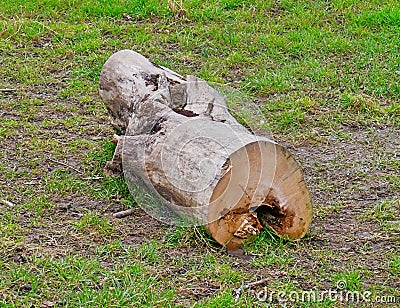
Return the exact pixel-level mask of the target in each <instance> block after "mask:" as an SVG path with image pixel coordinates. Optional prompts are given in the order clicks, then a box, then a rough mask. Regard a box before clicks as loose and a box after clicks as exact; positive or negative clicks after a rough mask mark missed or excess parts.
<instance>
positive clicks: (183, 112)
mask: <svg viewBox="0 0 400 308" xmlns="http://www.w3.org/2000/svg"><path fill="white" fill-rule="evenodd" d="M172 110H173V111H175V112H176V113H179V114H181V115H183V116H185V117H188V118H190V117H197V116H198V114H197V113H194V112H193V111H191V110H186V109H182V108H173V109H172Z"/></svg>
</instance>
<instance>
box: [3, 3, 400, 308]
mask: <svg viewBox="0 0 400 308" xmlns="http://www.w3.org/2000/svg"><path fill="white" fill-rule="evenodd" d="M172 2H175V3H179V2H180V1H161V2H160V1H153V0H151V1H144V0H120V1H116V0H113V1H93V0H81V1H60V0H39V1H32V0H24V1H21V0H14V1H10V0H3V1H2V2H1V10H0V66H1V70H0V77H1V78H0V89H5V88H11V89H15V91H13V92H4V91H0V148H1V151H0V160H1V164H0V212H1V215H0V306H1V307H32V306H33V307H39V306H40V305H41V304H43V303H44V302H45V301H48V302H50V303H53V305H54V306H57V307H64V306H65V307H132V306H138V307H139V306H140V307H142V306H145V307H146V306H147V307H154V306H156V307H173V306H183V307H193V306H196V307H251V306H257V305H258V306H265V303H261V302H259V301H258V300H257V297H256V296H255V294H256V292H259V291H260V290H262V288H263V287H264V286H256V287H253V288H250V289H248V290H245V291H244V292H243V293H242V294H241V296H240V298H239V300H238V301H235V299H234V295H233V293H232V291H233V290H235V289H237V288H238V287H240V286H241V285H242V284H246V283H248V282H252V281H256V280H259V279H261V278H264V277H267V278H268V279H269V281H268V283H267V285H266V286H267V287H268V290H271V291H274V292H279V291H285V292H291V291H301V290H311V289H318V290H326V289H329V288H335V287H336V284H337V283H338V281H345V282H346V287H347V290H357V291H366V290H369V291H371V292H372V293H373V294H374V295H394V296H400V293H399V284H398V275H399V273H400V272H399V256H400V255H399V251H398V245H399V243H400V239H399V232H400V229H399V228H400V225H399V222H400V217H399V213H400V209H399V197H400V195H399V193H398V192H399V174H398V170H399V167H400V165H399V155H400V153H399V151H398V149H399V143H398V136H399V134H400V131H399V124H400V84H399V78H400V67H399V63H400V52H399V49H398V47H399V46H400V35H399V34H400V5H399V2H398V1H394V0H384V1H377V0H374V1H367V2H366V1H361V0H332V1H322V0H315V1H305V0H294V1H286V0H282V1H272V0H271V1H261V0H257V1H247V0H220V1H198V0H193V1H183V8H182V10H179V9H173V6H172V5H171V3H172ZM178 8H179V6H178ZM121 49H133V50H135V51H138V52H140V53H142V54H143V55H145V56H147V57H149V58H150V59H151V60H152V61H154V62H155V63H158V64H161V65H164V66H167V67H169V68H171V69H173V70H175V71H177V72H179V73H181V74H183V75H185V74H192V75H196V76H199V77H200V78H204V79H206V80H207V81H209V82H211V84H212V85H213V86H215V87H216V88H217V89H218V90H219V91H220V92H221V93H222V94H224V95H226V96H227V101H228V105H229V109H230V111H231V113H232V114H233V115H234V116H235V117H236V118H237V119H238V121H239V122H240V123H241V124H243V125H245V126H246V127H248V128H250V129H251V130H253V131H255V132H257V133H262V134H267V135H272V136H273V137H274V138H275V139H276V140H277V141H278V142H280V143H283V144H284V145H285V146H287V147H288V148H289V149H290V151H293V153H294V155H295V157H296V159H297V160H299V161H300V163H301V165H302V167H303V170H304V173H305V175H306V181H307V184H308V186H309V187H310V191H311V193H312V196H313V201H314V209H315V210H314V223H313V226H312V228H311V230H310V232H309V233H308V234H307V236H306V237H305V238H304V239H303V240H301V241H299V242H290V241H285V240H282V239H279V238H277V237H276V236H275V235H273V234H272V233H271V232H269V231H268V230H263V231H262V233H261V235H260V236H259V237H258V238H256V239H255V240H254V241H253V242H252V243H249V244H248V245H246V247H245V248H244V253H245V254H246V255H245V256H244V257H243V258H241V257H239V258H237V257H234V256H231V255H227V254H226V253H225V251H224V250H223V249H222V248H221V247H219V246H218V245H217V244H216V243H215V241H214V240H213V239H212V238H211V237H210V236H209V235H208V234H206V231H205V228H204V227H190V226H187V225H178V226H166V225H163V224H161V223H159V222H156V221H154V220H152V219H151V218H150V217H149V216H148V215H146V214H145V213H143V212H142V211H140V209H139V207H140V205H141V202H143V200H145V199H146V198H147V196H145V195H143V196H141V195H140V194H137V193H136V192H133V191H132V194H133V195H134V197H135V199H134V198H132V196H131V194H130V191H129V189H128V187H127V185H126V184H125V183H124V181H123V179H119V178H113V177H108V178H107V177H104V173H103V169H104V165H105V163H106V161H108V160H110V159H111V157H112V154H113V151H114V148H115V145H114V144H113V143H112V142H111V137H112V135H113V133H114V131H113V130H112V129H111V125H110V121H109V118H108V116H107V111H106V109H105V107H104V105H103V103H102V102H101V99H100V96H99V94H98V82H99V74H100V71H101V68H102V66H103V64H104V62H105V61H106V60H107V59H108V58H109V56H110V55H111V54H112V53H114V52H116V51H118V50H121ZM126 208H132V209H133V210H134V212H135V215H134V216H131V217H128V218H125V219H120V220H118V219H115V218H113V217H112V213H113V212H116V211H119V210H122V209H126ZM267 304H271V305H277V306H279V303H278V302H277V301H274V302H273V303H267ZM341 304H344V305H345V304H346V303H341ZM359 304H360V305H361V306H362V305H364V304H365V303H359ZM294 305H296V306H298V307H314V306H318V307H336V306H337V305H338V303H332V302H329V301H328V302H322V303H301V302H298V303H296V304H294Z"/></svg>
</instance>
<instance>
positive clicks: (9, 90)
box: [0, 88, 17, 93]
mask: <svg viewBox="0 0 400 308" xmlns="http://www.w3.org/2000/svg"><path fill="white" fill-rule="evenodd" d="M0 91H1V92H3V93H10V92H15V91H17V89H11V88H4V89H0Z"/></svg>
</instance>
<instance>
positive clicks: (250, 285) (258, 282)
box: [234, 278, 268, 302]
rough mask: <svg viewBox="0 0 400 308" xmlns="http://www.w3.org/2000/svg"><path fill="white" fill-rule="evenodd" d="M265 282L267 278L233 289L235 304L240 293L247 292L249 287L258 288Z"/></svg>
mask: <svg viewBox="0 0 400 308" xmlns="http://www.w3.org/2000/svg"><path fill="white" fill-rule="evenodd" d="M266 282H268V278H263V279H261V280H257V281H254V282H250V283H248V284H245V285H242V286H241V287H240V288H237V289H235V290H234V293H235V302H236V301H238V300H239V297H240V294H242V292H243V291H244V290H247V289H249V288H251V287H255V286H259V285H261V284H264V283H266Z"/></svg>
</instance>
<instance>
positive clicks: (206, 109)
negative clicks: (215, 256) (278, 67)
mask: <svg viewBox="0 0 400 308" xmlns="http://www.w3.org/2000/svg"><path fill="white" fill-rule="evenodd" d="M100 95H101V97H102V99H103V101H104V103H105V104H106V106H107V109H108V111H109V113H110V115H111V118H112V124H113V125H114V127H115V128H116V129H117V130H119V131H120V132H121V134H122V136H119V137H118V136H117V137H116V138H115V139H114V140H115V142H116V143H117V147H116V150H115V154H114V157H113V161H111V162H109V163H108V165H107V166H108V169H111V170H116V171H117V172H119V171H120V170H121V166H122V171H123V174H124V177H125V180H126V182H127V183H128V186H129V187H130V188H131V190H132V191H133V190H136V189H137V188H140V189H141V191H145V192H147V193H149V194H146V195H145V196H146V197H147V199H146V200H144V201H142V204H141V205H142V206H143V207H144V209H145V210H146V211H147V212H149V213H150V214H151V215H153V216H155V217H156V218H158V219H160V220H162V221H164V222H168V223H172V221H170V220H172V219H174V217H175V216H174V213H177V214H179V215H180V216H183V217H186V218H187V219H189V220H190V221H191V222H192V223H197V224H201V225H205V226H206V228H207V230H208V231H209V232H210V234H211V235H212V236H213V238H214V239H215V240H216V241H217V242H218V243H220V244H221V245H224V246H226V247H227V248H228V249H237V248H239V247H240V246H242V245H243V243H244V242H246V241H248V240H249V239H251V238H252V237H254V236H256V235H257V234H258V233H259V232H260V230H261V229H262V228H263V227H266V228H270V229H272V230H273V231H275V232H276V234H278V235H279V236H281V237H286V238H289V239H299V238H301V237H303V236H304V235H305V233H306V231H307V229H308V227H309V225H310V223H311V219H312V207H311V200H310V194H309V192H308V189H307V187H306V184H305V182H304V179H303V175H302V172H301V170H300V168H299V165H298V164H297V163H296V162H295V160H294V159H293V157H292V156H291V154H290V153H289V152H288V151H287V150H285V149H284V148H283V147H282V146H280V145H278V144H277V143H276V142H274V141H273V140H270V139H269V138H266V137H262V136H256V135H254V134H252V133H251V132H249V131H248V130H247V129H245V128H244V127H243V126H241V125H240V124H239V123H238V122H237V121H236V120H235V118H233V117H232V116H231V115H230V114H229V112H228V109H227V106H226V103H225V99H224V98H223V97H222V96H220V95H219V94H218V92H217V91H216V90H215V89H213V88H212V87H210V86H209V85H208V84H207V83H206V82H205V81H203V80H201V79H199V78H196V77H193V76H188V77H187V78H186V79H185V78H183V77H182V76H180V75H178V74H177V73H175V72H173V71H170V70H169V69H166V68H164V67H160V66H157V65H155V64H153V63H151V62H150V61H149V60H147V59H146V58H145V57H143V56H141V55H140V54H138V53H136V52H133V51H129V50H123V51H120V52H117V53H116V54H114V55H112V56H111V57H110V59H109V60H108V61H107V62H106V63H105V64H104V67H103V69H102V72H101V76H100ZM135 193H136V191H135Z"/></svg>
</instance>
